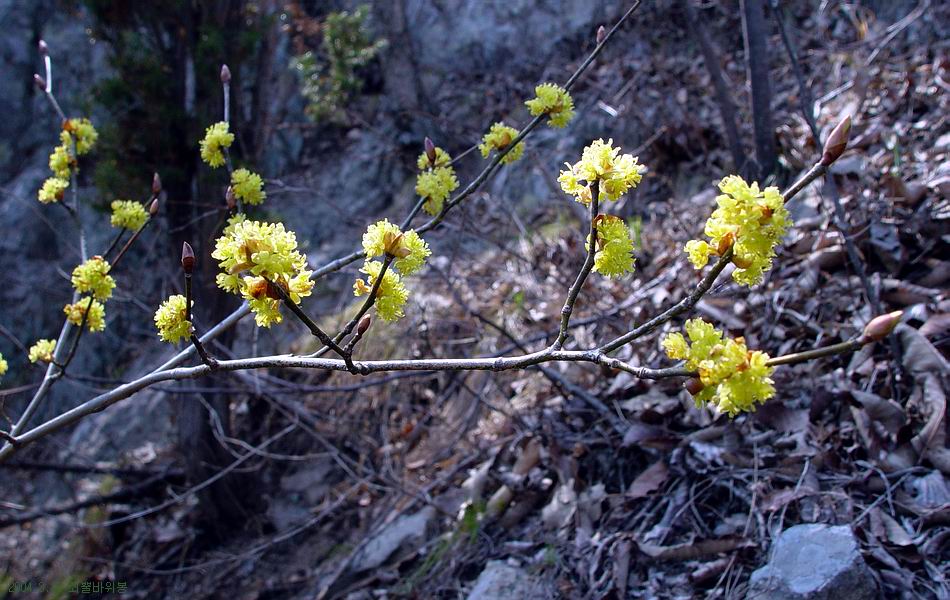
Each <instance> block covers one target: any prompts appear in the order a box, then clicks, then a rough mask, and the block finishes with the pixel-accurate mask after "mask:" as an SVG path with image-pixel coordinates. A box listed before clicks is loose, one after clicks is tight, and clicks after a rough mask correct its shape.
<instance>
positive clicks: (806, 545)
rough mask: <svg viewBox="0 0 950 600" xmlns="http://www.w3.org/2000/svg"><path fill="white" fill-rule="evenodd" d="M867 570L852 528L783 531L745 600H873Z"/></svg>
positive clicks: (813, 527)
mask: <svg viewBox="0 0 950 600" xmlns="http://www.w3.org/2000/svg"><path fill="white" fill-rule="evenodd" d="M877 597H878V592H877V587H876V584H875V582H874V579H873V578H872V577H871V571H870V569H868V566H867V565H866V564H865V562H864V559H863V558H862V557H861V552H860V551H859V549H858V541H857V539H855V537H854V533H852V531H851V528H850V527H847V526H844V525H842V526H830V525H823V524H810V525H796V526H795V527H790V528H789V529H786V530H785V531H783V532H782V534H781V536H780V537H779V539H778V541H777V542H775V544H774V546H773V548H772V556H771V559H770V560H769V563H768V564H767V565H766V566H764V567H762V568H761V569H759V570H757V571H755V572H754V573H752V577H751V579H750V580H749V592H748V595H747V596H746V598H747V600H752V599H753V598H754V599H756V600H779V599H794V600H832V599H834V600H871V599H873V598H877Z"/></svg>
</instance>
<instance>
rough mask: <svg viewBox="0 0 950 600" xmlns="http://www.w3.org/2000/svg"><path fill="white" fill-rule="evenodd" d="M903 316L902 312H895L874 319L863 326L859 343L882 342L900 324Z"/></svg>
mask: <svg viewBox="0 0 950 600" xmlns="http://www.w3.org/2000/svg"><path fill="white" fill-rule="evenodd" d="M903 314H904V311H902V310H895V311H894V312H892V313H887V314H886V315H878V316H876V317H874V318H873V319H871V320H870V321H869V322H868V324H867V325H865V326H864V334H863V335H862V336H861V341H862V342H863V343H865V344H868V343H870V342H879V341H881V340H883V339H884V338H886V337H887V336H889V335H890V334H891V332H892V331H894V328H895V327H897V324H898V323H900V322H901V317H902V316H903Z"/></svg>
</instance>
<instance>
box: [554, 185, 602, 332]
mask: <svg viewBox="0 0 950 600" xmlns="http://www.w3.org/2000/svg"><path fill="white" fill-rule="evenodd" d="M599 202H600V186H599V182H597V181H595V182H594V183H593V184H592V185H591V201H590V216H589V219H590V222H589V224H588V227H589V231H588V237H587V256H586V257H585V258H584V264H583V266H581V270H580V272H578V274H577V278H576V279H574V283H573V284H572V285H571V287H570V289H569V290H568V291H567V298H566V299H565V300H564V306H563V307H562V308H561V327H560V329H559V330H558V334H557V339H556V340H555V341H554V349H555V350H560V349H561V346H563V345H564V340H566V339H567V330H568V327H570V324H571V315H572V314H573V313H574V304H575V303H576V302H577V297H578V296H579V295H580V293H581V288H582V287H584V282H585V281H587V276H588V275H590V272H591V269H593V268H594V258H595V255H596V254H597V210H598V208H599V206H598V204H599Z"/></svg>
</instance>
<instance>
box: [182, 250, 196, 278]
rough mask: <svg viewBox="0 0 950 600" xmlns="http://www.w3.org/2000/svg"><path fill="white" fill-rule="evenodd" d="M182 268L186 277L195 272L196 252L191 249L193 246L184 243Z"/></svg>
mask: <svg viewBox="0 0 950 600" xmlns="http://www.w3.org/2000/svg"><path fill="white" fill-rule="evenodd" d="M181 268H182V270H183V271H184V272H185V274H186V275H191V272H192V271H194V270H195V251H194V250H192V249H191V244H189V243H188V242H184V243H182V245H181Z"/></svg>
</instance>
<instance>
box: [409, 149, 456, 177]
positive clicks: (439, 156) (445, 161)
mask: <svg viewBox="0 0 950 600" xmlns="http://www.w3.org/2000/svg"><path fill="white" fill-rule="evenodd" d="M450 162H452V157H451V156H449V153H448V152H446V151H445V150H443V149H442V148H439V147H438V146H435V162H434V163H433V162H432V161H431V160H429V155H428V154H426V153H425V152H423V153H422V154H420V155H419V158H418V159H416V166H417V167H419V170H420V171H425V170H426V169H434V168H436V167H447V166H448V165H449V163H450Z"/></svg>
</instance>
